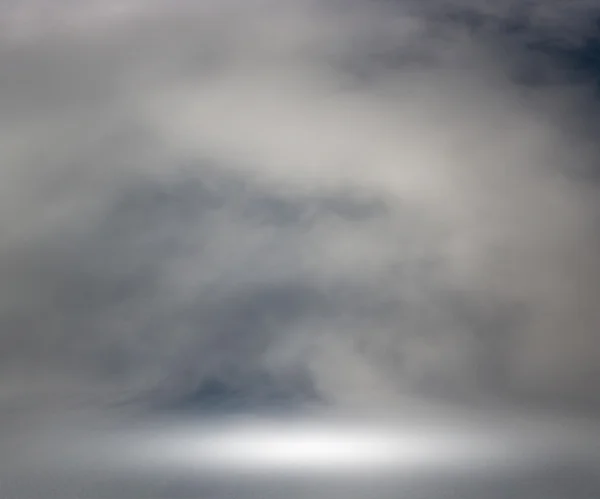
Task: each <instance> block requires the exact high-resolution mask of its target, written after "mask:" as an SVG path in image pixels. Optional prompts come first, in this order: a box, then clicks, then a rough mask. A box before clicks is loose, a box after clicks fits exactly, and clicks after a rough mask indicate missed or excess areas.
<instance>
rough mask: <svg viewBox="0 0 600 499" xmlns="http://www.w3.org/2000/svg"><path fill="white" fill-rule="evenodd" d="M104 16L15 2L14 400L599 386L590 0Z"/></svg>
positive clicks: (6, 59) (550, 391) (1, 260)
mask: <svg viewBox="0 0 600 499" xmlns="http://www.w3.org/2000/svg"><path fill="white" fill-rule="evenodd" d="M82 5H83V6H84V7H85V8H84V7H77V8H75V7H74V6H69V5H66V4H65V5H64V6H62V7H61V9H62V10H61V12H64V14H65V16H61V17H60V19H56V20H54V21H52V22H50V20H48V21H46V20H45V18H43V19H42V16H41V13H42V12H45V11H44V10H43V8H42V6H41V5H38V4H36V3H31V4H27V8H28V9H29V11H28V12H29V14H27V16H26V15H25V14H24V12H25V10H23V9H25V7H19V9H20V10H19V9H17V10H14V9H13V10H11V9H9V7H8V4H6V7H5V8H6V9H8V10H7V12H9V11H10V13H11V15H7V16H6V17H5V19H8V20H9V21H5V22H9V23H12V24H11V26H12V27H13V28H14V29H13V30H12V31H10V33H12V34H10V33H9V31H5V33H7V34H6V35H5V36H4V37H3V38H2V41H1V42H0V43H1V47H2V51H1V53H0V66H1V67H2V68H3V71H2V76H1V77H0V88H1V89H2V90H1V91H0V102H2V106H3V109H4V110H5V111H3V114H2V118H1V121H0V128H1V129H2V131H3V135H2V140H3V142H2V144H3V147H2V149H1V150H2V152H1V153H0V154H1V155H2V156H1V158H2V165H3V166H2V169H1V170H0V174H1V175H2V177H1V178H0V189H1V190H2V193H1V196H0V227H1V228H2V237H1V239H0V296H1V297H2V300H1V301H0V323H1V324H2V327H1V333H0V352H2V353H1V355H2V364H1V365H2V370H1V371H2V373H1V374H2V376H1V378H2V382H1V383H0V396H1V397H3V400H6V402H5V405H10V404H14V403H15V400H16V399H18V398H25V399H33V400H40V401H45V402H44V403H47V400H54V401H57V402H56V403H57V404H59V405H60V404H64V403H66V402H65V400H68V399H70V398H73V399H74V400H80V401H81V400H82V401H84V403H86V404H98V405H101V406H102V405H104V404H105V403H107V401H117V400H136V401H140V400H148V398H150V399H151V400H153V401H154V399H155V398H156V400H160V401H161V403H162V401H163V400H164V399H168V400H169V402H168V403H169V404H171V403H173V401H175V402H174V403H178V402H177V401H181V403H182V404H185V403H186V401H188V400H190V399H194V397H196V396H197V395H198V393H200V394H201V393H203V389H204V388H203V386H204V385H203V383H204V382H208V381H210V380H214V379H218V380H225V383H230V384H232V386H238V385H239V380H243V379H245V378H246V377H248V376H250V377H252V376H254V375H256V376H258V378H259V379H263V380H264V379H271V380H273V383H274V384H275V386H280V383H281V381H278V380H282V379H283V380H289V379H291V378H294V377H296V376H297V377H298V378H299V379H309V380H310V382H309V383H308V385H310V386H311V388H310V389H308V388H307V393H314V397H315V399H318V400H320V401H322V402H324V403H327V404H331V405H334V406H336V405H340V406H344V405H346V404H350V405H351V406H353V407H356V406H358V407H369V406H374V405H381V406H390V407H391V406H393V405H394V404H395V403H396V402H397V403H401V401H402V400H403V396H405V395H408V394H414V393H418V394H429V395H432V394H437V395H440V394H442V395H445V396H449V397H451V398H452V397H458V396H461V397H474V398H477V397H478V396H482V395H492V394H494V395H498V396H503V397H512V396H515V395H517V394H519V393H521V392H523V393H524V394H525V395H526V396H527V397H534V395H535V396H536V397H537V396H552V397H557V398H559V399H565V398H566V397H567V396H570V394H572V393H576V394H578V395H580V396H582V397H584V398H585V397H591V396H592V395H593V391H594V390H591V389H590V387H589V383H590V380H592V379H594V378H595V376H596V375H597V372H598V368H599V366H600V364H599V360H600V359H599V358H598V357H599V356H598V355H597V354H596V352H595V345H596V343H597V340H598V338H597V335H598V333H597V331H598V322H599V320H600V317H599V314H598V311H597V307H596V306H595V301H596V297H597V296H598V291H600V290H599V289H598V287H599V286H600V285H599V284H598V282H600V279H598V277H599V276H598V273H599V269H600V267H599V265H598V263H599V261H598V256H597V254H596V253H597V252H596V250H595V248H596V245H597V242H598V241H597V239H598V229H597V227H596V225H597V224H596V220H597V212H598V202H597V192H596V191H597V184H596V182H595V180H594V179H593V178H592V177H593V175H594V173H595V163H596V160H597V158H598V152H597V148H596V146H595V144H594V142H593V140H591V137H590V136H589V132H588V131H587V130H589V129H590V127H592V126H593V125H594V123H595V113H596V109H597V104H596V101H595V100H594V97H593V91H594V88H593V81H592V79H591V78H590V74H593V72H594V68H593V67H590V66H589V65H588V66H586V67H585V68H583V69H582V68H581V67H580V68H572V67H569V66H568V64H567V63H566V62H565V61H566V59H564V58H563V57H562V55H561V54H564V53H566V52H565V51H571V52H569V53H579V54H582V51H584V50H586V47H587V45H586V43H588V42H589V40H591V39H592V38H591V37H592V36H593V31H590V29H591V28H590V26H589V25H590V23H589V19H590V18H591V17H592V14H593V8H592V7H591V6H590V5H589V4H588V3H586V2H572V3H570V4H569V5H570V7H569V9H567V10H568V12H567V13H564V12H563V7H561V6H558V5H557V6H554V4H550V3H544V4H543V5H542V4H541V3H539V2H538V3H533V4H532V5H531V7H530V8H527V9H526V8H521V4H519V3H511V2H496V3H494V6H493V7H492V6H489V7H488V6H485V5H480V4H479V3H478V4H477V5H475V4H474V3H470V2H463V3H458V2H457V3H450V2H431V3H428V4H427V6H426V7H423V6H422V5H421V4H419V5H416V4H414V3H410V2H388V3H385V2H352V3H351V4H345V5H344V6H342V5H339V4H337V2H327V3H323V4H319V5H317V4H316V3H305V2H302V3H300V2H283V3H280V4H277V5H274V4H272V3H269V2H249V3H244V4H242V3H239V2H233V1H232V2H226V3H223V4H219V5H217V4H216V3H214V2H206V3H203V4H202V5H201V6H200V5H188V4H186V3H181V4H178V5H177V6H176V7H173V6H172V5H169V6H168V7H167V6H164V5H161V4H160V3H156V4H152V5H150V4H148V5H139V6H137V7H135V8H134V6H132V7H131V9H129V10H127V11H122V12H121V13H114V12H112V11H111V12H112V13H111V14H110V15H109V12H108V11H102V12H101V11H100V10H98V11H97V13H96V14H94V15H91V14H89V13H88V14H89V15H87V17H86V15H84V14H85V12H84V11H85V9H86V8H87V7H88V5H89V9H90V12H92V11H93V12H96V10H97V9H100V7H99V6H98V5H96V4H95V3H93V2H90V3H86V4H82ZM561 5H562V4H561ZM77 9H81V12H80V11H79V10H77ZM94 9H96V10H94ZM105 14H106V15H105ZM19 16H20V17H19ZM28 16H29V17H28ZM17 19H20V21H18V23H20V24H18V25H17ZM35 19H38V20H37V21H36V22H34V21H33V20H35ZM67 20H68V22H67ZM91 21H95V23H92V24H90V23H91ZM36 23H37V24H36ZM17 28H18V29H17ZM546 41H548V43H549V45H546V44H545V43H546ZM550 41H552V43H550ZM548 47H550V48H548ZM577 51H579V52H577ZM207 380H208V381H207ZM210 382H212V381H210ZM301 385H302V386H307V385H304V384H301ZM283 386H289V387H290V388H289V390H290V391H294V390H296V389H298V388H297V387H298V386H299V385H298V384H297V383H296V382H295V381H289V383H288V381H285V382H283ZM303 389H304V388H303ZM311 396H312V395H311Z"/></svg>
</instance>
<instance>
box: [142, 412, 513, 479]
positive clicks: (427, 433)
mask: <svg viewBox="0 0 600 499" xmlns="http://www.w3.org/2000/svg"><path fill="white" fill-rule="evenodd" d="M143 441H144V444H143V445H142V446H141V447H139V446H135V447H136V448H137V452H138V454H137V457H138V458H139V456H140V454H142V455H143V460H148V459H151V460H152V461H153V462H157V460H159V461H162V462H163V463H165V462H166V463H168V465H170V466H175V467H179V466H185V467H190V466H192V467H194V468H195V469H196V470H197V471H198V472H208V473H209V474H214V473H217V474H220V473H232V472H233V473H243V474H250V475H254V474H260V475H263V474H265V473H273V472H275V473H283V474H290V473H291V474H295V473H308V474H311V475H312V474H315V473H316V474H320V473H326V474H330V473H347V472H350V473H353V474H354V473H372V472H377V473H380V472H384V473H385V472H389V471H392V470H394V471H397V470H413V469H425V468H428V467H433V468H435V467H437V466H441V467H456V466H464V465H466V466H468V467H473V466H478V465H484V466H485V465H488V464H489V463H490V462H492V461H494V462H498V459H500V460H501V459H502V458H503V457H504V454H503V452H504V450H505V447H504V445H503V444H502V441H501V439H489V435H488V436H487V438H482V436H481V435H479V436H478V435H477V434H474V433H473V432H469V433H463V432H456V431H453V430H452V429H449V428H443V429H442V428H439V429H432V428H430V427H429V428H426V427H418V426H415V425H411V426H409V427H405V428H399V427H393V428H389V427H388V428H386V427H383V426H381V427H380V426H365V425H347V424H343V423H342V424H331V423H329V424H328V423H323V422H321V423H314V422H312V421H309V422H294V423H289V422H288V423H285V424H283V423H278V422H272V421H270V422H264V421H261V422H257V421H253V422H244V423H242V424H234V425H228V424H223V425H221V424H219V425H209V426H202V427H195V428H189V429H187V428H186V429H184V430H183V431H182V429H181V428H180V429H179V431H177V432H175V433H170V435H169V436H168V437H166V438H165V437H163V438H152V437H144V438H143Z"/></svg>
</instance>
